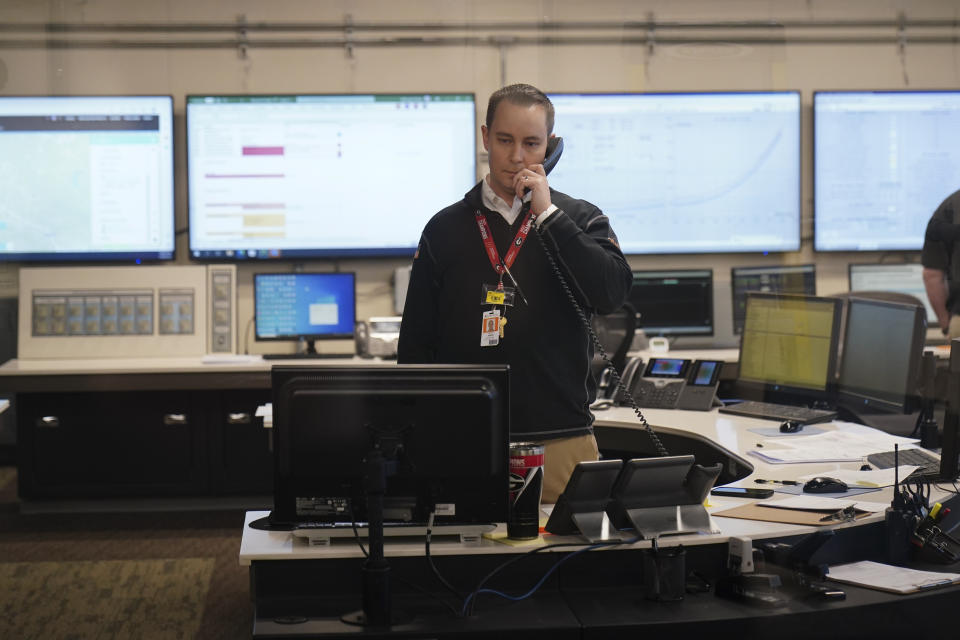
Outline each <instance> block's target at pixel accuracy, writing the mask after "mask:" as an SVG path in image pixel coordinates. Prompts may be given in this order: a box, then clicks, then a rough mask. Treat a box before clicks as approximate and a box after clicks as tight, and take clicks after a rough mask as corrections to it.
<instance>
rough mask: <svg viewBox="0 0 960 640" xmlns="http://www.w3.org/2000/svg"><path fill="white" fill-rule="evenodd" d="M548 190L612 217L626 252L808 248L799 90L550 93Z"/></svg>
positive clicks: (753, 250)
mask: <svg viewBox="0 0 960 640" xmlns="http://www.w3.org/2000/svg"><path fill="white" fill-rule="evenodd" d="M550 99H551V100H552V101H553V104H554V108H555V110H556V125H555V126H554V131H555V132H556V134H557V135H558V136H562V137H563V139H564V149H565V150H564V154H563V158H562V159H561V160H560V162H559V164H557V167H556V169H554V170H553V172H552V173H551V174H550V184H551V186H553V187H555V188H556V189H558V190H560V191H562V192H564V193H567V194H569V195H571V196H573V197H576V198H583V199H585V200H589V201H590V202H592V203H594V204H596V205H597V206H598V207H600V208H601V209H603V211H604V213H606V214H607V215H608V216H610V219H611V223H612V225H613V229H614V231H616V233H617V236H618V238H619V241H620V246H621V248H622V249H623V251H624V253H628V254H640V253H711V252H712V253H721V252H763V251H795V250H797V249H799V247H800V94H799V93H798V92H794V91H790V92H770V93H677V94H552V95H551V96H550Z"/></svg>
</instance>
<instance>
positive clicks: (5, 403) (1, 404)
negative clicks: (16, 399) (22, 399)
mask: <svg viewBox="0 0 960 640" xmlns="http://www.w3.org/2000/svg"><path fill="white" fill-rule="evenodd" d="M9 408H10V401H9V400H0V413H3V412H4V411H6V410H7V409H9Z"/></svg>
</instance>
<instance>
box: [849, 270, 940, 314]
mask: <svg viewBox="0 0 960 640" xmlns="http://www.w3.org/2000/svg"><path fill="white" fill-rule="evenodd" d="M849 276H850V291H890V292H893V293H905V294H907V295H911V296H914V297H915V298H917V300H919V301H920V302H922V303H923V306H924V308H925V309H926V316H927V323H928V324H931V325H932V324H936V323H937V314H936V312H935V311H934V310H933V307H932V306H930V300H929V299H928V298H927V290H926V288H925V287H924V285H923V265H922V264H920V263H919V262H913V263H897V264H879V263H878V264H851V265H849Z"/></svg>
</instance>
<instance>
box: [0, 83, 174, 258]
mask: <svg viewBox="0 0 960 640" xmlns="http://www.w3.org/2000/svg"><path fill="white" fill-rule="evenodd" d="M9 98H16V99H20V98H27V99H39V100H70V99H76V98H105V99H121V100H122V99H127V98H166V99H167V101H168V103H169V105H170V220H169V225H170V235H171V238H172V239H173V244H172V246H171V248H170V250H169V251H96V252H91V251H81V252H63V253H61V252H55V251H52V252H51V251H44V252H39V251H30V252H0V264H3V263H5V262H25V263H31V264H42V263H49V264H61V263H63V264H66V263H71V264H80V263H89V264H111V265H115V264H118V263H128V264H143V263H147V264H155V263H167V262H173V261H174V260H176V258H177V221H176V218H177V173H176V154H177V149H176V135H177V128H176V113H175V112H174V108H173V107H174V105H173V95H172V94H169V93H151V94H119V93H117V94H99V95H98V94H71V95H50V94H46V95H23V94H17V95H3V96H0V100H3V99H9Z"/></svg>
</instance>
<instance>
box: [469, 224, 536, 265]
mask: <svg viewBox="0 0 960 640" xmlns="http://www.w3.org/2000/svg"><path fill="white" fill-rule="evenodd" d="M476 216H477V225H478V226H479V227H480V238H481V239H482V240H483V246H484V248H485V249H486V250H487V257H488V258H490V264H491V265H493V270H494V271H496V272H497V275H500V276H502V275H503V265H504V264H506V265H507V269H509V268H510V267H512V266H513V261H514V260H516V259H517V254H518V253H520V248H521V247H523V243H524V242H526V241H527V236H528V235H529V234H530V225H531V223H532V222H533V215H532V213H531V212H530V211H529V210H527V217H526V218H524V219H523V224H522V225H520V229H519V230H518V231H517V235H516V237H515V238H514V239H513V242H511V243H510V248H509V249H508V250H507V255H506V257H505V258H504V259H503V263H501V262H500V252H499V251H497V245H495V244H493V234H491V233H490V223H489V222H487V216H486V215H484V213H483V212H482V211H480V210H479V209H477V214H476Z"/></svg>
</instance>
